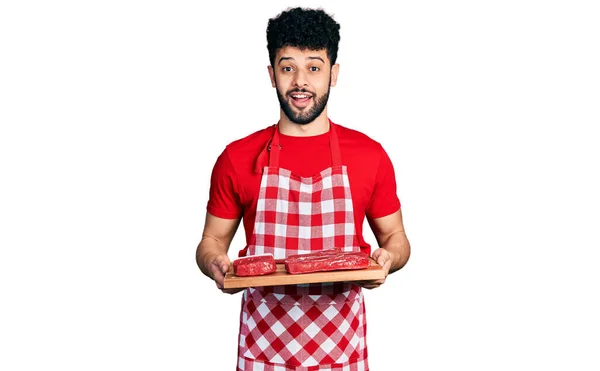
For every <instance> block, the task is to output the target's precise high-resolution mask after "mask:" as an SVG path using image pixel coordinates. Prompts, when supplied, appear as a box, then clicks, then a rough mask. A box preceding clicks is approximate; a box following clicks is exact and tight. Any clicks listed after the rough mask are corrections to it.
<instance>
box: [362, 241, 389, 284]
mask: <svg viewBox="0 0 600 371" xmlns="http://www.w3.org/2000/svg"><path fill="white" fill-rule="evenodd" d="M372 257H373V260H375V261H376V262H377V264H379V265H380V266H381V268H383V270H384V271H385V276H384V277H383V278H382V279H380V280H370V281H357V282H355V283H356V284H358V285H360V286H361V287H364V288H365V289H369V290H370V289H374V288H377V287H379V286H381V285H383V284H384V282H385V279H386V277H387V275H388V273H389V272H390V267H391V266H392V254H390V252H389V251H387V250H386V249H384V248H379V249H377V250H375V251H373V254H372Z"/></svg>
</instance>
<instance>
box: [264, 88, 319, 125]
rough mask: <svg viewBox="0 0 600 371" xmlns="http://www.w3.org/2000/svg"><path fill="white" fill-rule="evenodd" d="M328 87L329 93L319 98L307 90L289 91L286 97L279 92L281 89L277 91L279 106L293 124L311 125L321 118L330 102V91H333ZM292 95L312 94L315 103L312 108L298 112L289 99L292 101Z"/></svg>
mask: <svg viewBox="0 0 600 371" xmlns="http://www.w3.org/2000/svg"><path fill="white" fill-rule="evenodd" d="M327 85H328V87H327V93H325V94H324V95H323V96H321V97H319V96H317V95H316V94H315V93H314V92H312V91H308V90H306V89H292V90H290V91H288V92H287V93H286V96H285V97H284V96H283V95H281V93H280V92H279V89H275V90H276V91H277V98H278V99H279V106H280V107H281V110H282V111H283V113H285V115H286V116H287V118H288V119H290V121H291V122H293V123H295V124H298V125H306V124H310V123H311V122H313V121H314V120H315V119H316V118H317V117H319V116H320V115H321V113H323V110H325V106H327V101H328V100H329V91H330V90H331V87H330V86H329V84H327ZM292 93H311V94H312V97H311V99H312V100H313V101H314V104H313V106H312V108H308V107H306V108H305V109H302V110H300V111H297V110H298V109H297V108H295V107H292V104H291V103H290V101H289V99H291V98H290V94H292Z"/></svg>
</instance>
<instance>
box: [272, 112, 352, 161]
mask: <svg viewBox="0 0 600 371" xmlns="http://www.w3.org/2000/svg"><path fill="white" fill-rule="evenodd" d="M329 148H330V149H331V163H332V165H333V166H334V167H338V166H342V156H341V155H340V143H339V141H338V137H337V133H336V130H335V125H334V124H333V122H331V120H329ZM281 149H282V148H281V144H279V124H277V125H275V131H274V132H273V138H271V140H270V141H269V144H268V145H267V150H268V151H269V167H279V153H280V152H281Z"/></svg>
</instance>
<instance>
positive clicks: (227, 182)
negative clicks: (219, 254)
mask: <svg viewBox="0 0 600 371" xmlns="http://www.w3.org/2000/svg"><path fill="white" fill-rule="evenodd" d="M334 125H335V124H334ZM335 127H336V133H337V136H338V139H339V144H340V154H341V158H342V164H343V165H345V166H346V167H347V170H348V179H349V181H350V192H351V193H352V203H353V207H354V224H355V227H356V228H355V229H356V234H357V238H358V241H359V244H360V247H361V250H362V251H363V252H365V253H367V254H370V253H371V246H370V245H369V244H368V243H367V242H366V241H365V240H364V239H363V234H362V231H363V228H362V227H363V222H364V218H365V216H366V217H367V218H369V219H375V218H380V217H383V216H386V215H389V214H392V213H394V212H396V211H397V210H398V209H399V208H400V201H399V200H398V196H397V194H396V178H395V174H394V168H393V166H392V162H391V161H390V158H389V157H388V155H387V153H386V152H385V150H384V149H383V147H382V146H381V145H380V144H379V143H378V142H376V141H374V140H373V139H371V138H369V137H368V136H366V135H365V134H362V133H360V132H358V131H356V130H352V129H348V128H345V127H343V126H340V125H336V126H335ZM274 129H275V125H272V126H270V127H268V128H266V129H263V130H260V131H257V132H255V133H254V134H250V135H249V136H247V137H245V138H243V139H240V140H237V141H235V142H233V143H231V144H229V145H228V146H227V147H226V148H225V150H224V151H223V153H221V155H220V156H219V158H218V159H217V161H216V163H215V166H214V168H213V172H212V176H211V186H210V199H209V201H208V205H207V211H208V212H209V213H210V214H212V215H214V216H217V217H219V218H226V219H237V218H239V217H241V216H243V223H244V229H245V232H246V246H247V245H248V244H249V243H250V238H251V236H252V232H253V229H254V219H255V216H256V204H257V201H258V193H259V189H260V180H261V177H262V169H263V167H264V166H267V165H268V161H269V160H268V152H267V151H266V145H267V143H268V142H269V140H270V139H271V138H272V137H273V130H274ZM280 145H281V147H282V150H281V152H280V158H279V166H280V167H281V168H284V169H287V170H290V171H292V172H293V173H295V174H297V175H299V176H302V177H309V176H313V175H315V174H317V173H319V172H321V171H322V170H324V169H326V168H329V167H331V166H332V163H331V150H330V147H329V133H325V134H321V135H316V136H310V137H296V136H289V135H284V134H281V133H280ZM245 252H246V248H244V249H243V250H242V251H240V256H243V255H245Z"/></svg>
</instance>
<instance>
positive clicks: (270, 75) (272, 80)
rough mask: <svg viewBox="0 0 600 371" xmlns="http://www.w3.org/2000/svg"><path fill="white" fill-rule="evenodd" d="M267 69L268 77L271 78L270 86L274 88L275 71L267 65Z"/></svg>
mask: <svg viewBox="0 0 600 371" xmlns="http://www.w3.org/2000/svg"><path fill="white" fill-rule="evenodd" d="M267 70H269V78H270V79H271V86H272V87H274V88H275V87H277V85H276V84H275V71H274V70H273V67H271V66H267Z"/></svg>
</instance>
